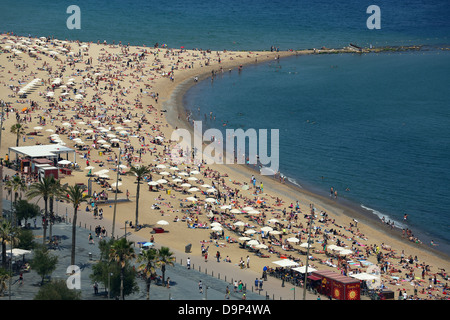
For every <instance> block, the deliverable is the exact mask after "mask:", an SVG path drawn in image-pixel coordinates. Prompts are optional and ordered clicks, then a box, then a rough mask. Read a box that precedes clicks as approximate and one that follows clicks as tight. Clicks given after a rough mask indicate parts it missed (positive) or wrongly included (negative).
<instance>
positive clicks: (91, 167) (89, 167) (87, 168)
mask: <svg viewBox="0 0 450 320" xmlns="http://www.w3.org/2000/svg"><path fill="white" fill-rule="evenodd" d="M92 169H95V167H93V166H87V167H86V168H84V170H92Z"/></svg>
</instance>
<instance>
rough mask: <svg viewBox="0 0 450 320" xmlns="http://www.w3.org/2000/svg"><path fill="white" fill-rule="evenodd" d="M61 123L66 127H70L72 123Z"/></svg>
mask: <svg viewBox="0 0 450 320" xmlns="http://www.w3.org/2000/svg"><path fill="white" fill-rule="evenodd" d="M61 125H62V126H65V127H70V126H71V124H70V123H69V122H63V123H62V124H61Z"/></svg>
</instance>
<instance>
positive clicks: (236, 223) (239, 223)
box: [234, 221, 245, 227]
mask: <svg viewBox="0 0 450 320" xmlns="http://www.w3.org/2000/svg"><path fill="white" fill-rule="evenodd" d="M234 225H235V226H237V227H242V226H245V223H244V222H243V221H236V222H235V223H234Z"/></svg>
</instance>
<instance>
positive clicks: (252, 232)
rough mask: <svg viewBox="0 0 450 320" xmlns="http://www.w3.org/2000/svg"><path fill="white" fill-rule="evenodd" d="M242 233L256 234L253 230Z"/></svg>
mask: <svg viewBox="0 0 450 320" xmlns="http://www.w3.org/2000/svg"><path fill="white" fill-rule="evenodd" d="M244 233H245V234H254V233H256V231H255V230H253V229H248V230H245V231H244Z"/></svg>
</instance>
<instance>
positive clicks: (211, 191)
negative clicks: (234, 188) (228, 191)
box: [206, 188, 217, 193]
mask: <svg viewBox="0 0 450 320" xmlns="http://www.w3.org/2000/svg"><path fill="white" fill-rule="evenodd" d="M206 192H208V193H214V192H217V190H216V189H214V188H210V189H207V190H206Z"/></svg>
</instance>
